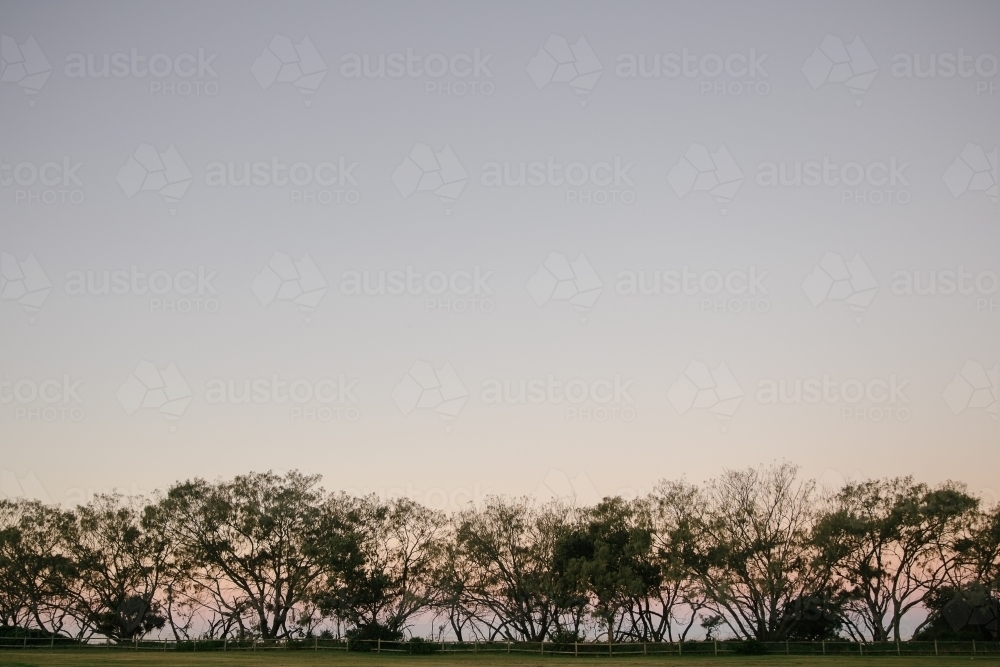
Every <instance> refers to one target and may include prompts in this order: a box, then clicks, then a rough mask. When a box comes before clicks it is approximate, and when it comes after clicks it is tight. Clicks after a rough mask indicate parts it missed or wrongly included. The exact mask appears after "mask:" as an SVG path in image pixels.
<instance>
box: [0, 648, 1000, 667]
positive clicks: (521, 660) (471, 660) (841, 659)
mask: <svg viewBox="0 0 1000 667" xmlns="http://www.w3.org/2000/svg"><path fill="white" fill-rule="evenodd" d="M970 660H976V661H978V662H979V663H980V664H986V665H996V666H998V667H1000V656H977V657H975V658H973V657H972V656H964V657H963V656H942V657H934V656H919V657H902V658H898V657H895V656H885V657H866V658H862V657H854V656H795V655H792V656H784V655H766V656H726V657H718V658H716V657H711V656H705V657H701V656H690V657H685V658H678V657H676V656H650V657H624V656H623V657H620V658H596V657H586V658H583V657H581V658H569V657H555V656H552V657H549V656H546V657H541V656H531V655H510V656H508V655H500V656H496V655H494V656H490V655H467V654H466V655H445V656H435V655H429V656H403V655H395V656H394V655H374V654H371V653H361V654H345V653H339V652H318V653H311V652H307V651H303V652H294V653H291V654H289V653H284V652H280V651H272V652H260V653H233V652H230V653H204V654H202V655H195V654H191V653H174V654H167V655H163V654H161V653H156V652H149V653H143V652H130V651H107V650H100V649H90V650H83V651H78V650H64V651H46V650H35V651H20V650H4V651H2V652H0V667H104V666H105V665H110V666H116V665H119V666H121V667H166V666H168V665H169V666H170V667H182V666H183V667H187V666H190V667H208V666H209V665H211V666H213V667H215V666H223V667H313V666H316V667H318V666H319V665H332V666H333V667H381V666H383V665H385V666H387V667H464V666H466V665H470V666H472V667H563V666H566V667H568V666H569V665H577V666H579V665H581V663H582V664H583V665H584V666H586V667H611V666H612V665H613V666H614V667H653V665H656V666H660V665H666V666H669V667H679V666H680V665H691V664H692V663H695V664H697V665H702V666H705V667H707V666H708V665H711V664H715V663H720V664H722V665H725V666H726V667H758V666H759V667H763V666H764V665H778V666H780V667H899V666H901V665H921V666H926V667H939V666H940V667H957V666H958V665H963V666H967V665H968V664H969V661H970Z"/></svg>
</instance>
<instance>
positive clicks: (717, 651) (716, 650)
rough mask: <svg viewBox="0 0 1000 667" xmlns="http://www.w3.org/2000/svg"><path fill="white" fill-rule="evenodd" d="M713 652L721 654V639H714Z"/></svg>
mask: <svg viewBox="0 0 1000 667" xmlns="http://www.w3.org/2000/svg"><path fill="white" fill-rule="evenodd" d="M712 654H713V655H719V640H718V639H713V640H712Z"/></svg>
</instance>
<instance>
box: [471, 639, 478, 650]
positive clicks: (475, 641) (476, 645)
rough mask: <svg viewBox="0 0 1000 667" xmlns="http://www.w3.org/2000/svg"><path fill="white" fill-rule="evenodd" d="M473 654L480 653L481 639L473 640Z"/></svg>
mask: <svg viewBox="0 0 1000 667" xmlns="http://www.w3.org/2000/svg"><path fill="white" fill-rule="evenodd" d="M472 652H473V653H479V637H476V638H475V639H473V640H472Z"/></svg>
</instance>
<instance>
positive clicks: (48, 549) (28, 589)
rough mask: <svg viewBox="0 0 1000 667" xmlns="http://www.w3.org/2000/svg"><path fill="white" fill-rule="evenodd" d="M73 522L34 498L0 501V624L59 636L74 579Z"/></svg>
mask: <svg viewBox="0 0 1000 667" xmlns="http://www.w3.org/2000/svg"><path fill="white" fill-rule="evenodd" d="M73 523H74V518H73V515H72V514H71V513H69V512H66V511H63V510H62V509H59V508H58V507H50V506H47V505H43V504H42V503H40V502H38V501H37V500H0V624H2V625H5V626H14V627H21V628H26V627H30V626H32V625H33V626H34V627H36V628H38V629H40V630H42V631H44V632H47V633H51V634H59V633H61V632H62V631H63V630H64V628H66V625H67V621H68V620H70V619H71V616H70V609H68V608H67V604H66V602H67V599H68V596H69V591H70V590H71V589H72V588H73V586H74V582H75V581H76V579H77V568H76V564H75V562H74V560H73V558H72V556H71V555H70V554H69V547H70V544H71V540H70V535H71V533H72V529H73Z"/></svg>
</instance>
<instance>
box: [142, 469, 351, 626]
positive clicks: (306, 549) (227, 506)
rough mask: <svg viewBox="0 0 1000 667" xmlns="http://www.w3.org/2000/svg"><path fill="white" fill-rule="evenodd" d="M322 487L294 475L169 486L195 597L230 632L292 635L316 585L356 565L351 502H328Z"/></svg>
mask: <svg viewBox="0 0 1000 667" xmlns="http://www.w3.org/2000/svg"><path fill="white" fill-rule="evenodd" d="M318 483H319V477H317V476H307V475H302V474H300V473H299V472H296V471H292V472H289V473H287V474H285V475H283V476H279V475H275V474H274V473H271V472H267V473H250V474H247V475H240V476H238V477H236V478H234V479H233V480H231V481H223V482H216V483H208V482H205V481H204V480H201V479H195V480H193V481H188V482H184V483H181V484H177V485H175V486H173V487H171V488H170V490H169V492H168V493H167V495H166V497H165V499H164V500H163V502H162V503H161V504H160V507H159V512H161V513H162V514H163V516H165V517H168V518H169V523H168V529H169V532H170V536H171V539H172V540H173V541H174V542H175V543H176V545H177V548H178V550H179V551H180V552H181V554H182V557H183V558H184V559H186V560H187V562H188V563H189V564H190V566H189V567H185V568H183V569H184V571H186V572H187V573H188V576H189V577H190V578H191V582H192V584H193V587H194V588H195V592H196V594H198V595H203V596H205V597H206V598H207V602H206V604H208V605H209V606H210V608H211V609H212V610H213V611H214V612H215V613H217V614H218V616H219V617H222V618H225V619H227V621H226V623H225V627H226V628H227V632H229V631H232V632H235V633H237V634H238V635H239V636H245V635H254V636H259V637H262V638H265V639H274V638H283V637H288V636H290V635H291V634H292V633H293V632H294V626H293V622H294V620H295V616H296V614H297V613H298V610H299V609H300V605H301V604H302V603H304V602H306V601H308V600H309V599H310V598H311V596H312V595H313V592H314V587H315V585H316V583H317V582H318V581H319V580H320V579H321V578H322V577H324V576H327V575H328V573H329V572H330V571H331V569H336V568H338V567H341V566H343V564H344V563H345V562H347V561H349V560H350V559H351V558H352V556H351V551H352V549H354V548H355V546H356V544H357V540H356V538H355V521H354V518H353V517H352V516H351V514H350V508H349V507H345V505H347V504H348V503H346V501H345V500H344V499H342V498H341V499H338V498H334V499H329V500H328V499H327V498H326V496H325V494H324V492H323V490H322V489H321V488H319V487H318ZM230 629H231V630H230Z"/></svg>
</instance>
